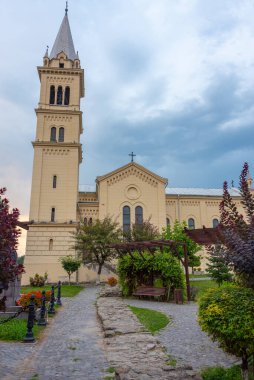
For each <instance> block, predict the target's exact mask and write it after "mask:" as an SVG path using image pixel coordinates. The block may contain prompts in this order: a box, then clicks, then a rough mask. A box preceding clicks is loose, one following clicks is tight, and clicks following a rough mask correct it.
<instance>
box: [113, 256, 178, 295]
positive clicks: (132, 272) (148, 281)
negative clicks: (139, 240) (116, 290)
mask: <svg viewBox="0 0 254 380" xmlns="http://www.w3.org/2000/svg"><path fill="white" fill-rule="evenodd" d="M117 269H118V275H119V283H120V285H121V287H122V291H123V294H124V295H125V296H128V295H131V294H132V293H133V291H134V290H135V289H136V287H137V286H140V285H150V286H153V285H157V284H159V285H160V286H165V287H168V288H170V289H171V291H173V290H174V289H175V288H180V289H184V287H185V281H184V274H183V270H182V268H181V265H180V263H179V260H178V259H177V258H175V257H173V256H172V254H171V253H169V252H161V251H155V252H154V255H152V254H151V253H149V252H143V253H142V256H141V255H140V254H139V253H138V252H133V253H132V256H131V255H129V254H128V255H124V256H123V257H121V258H120V259H119V261H118V268H117Z"/></svg>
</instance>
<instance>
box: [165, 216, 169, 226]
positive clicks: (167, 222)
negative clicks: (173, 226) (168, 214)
mask: <svg viewBox="0 0 254 380" xmlns="http://www.w3.org/2000/svg"><path fill="white" fill-rule="evenodd" d="M166 224H167V226H170V219H169V218H166Z"/></svg>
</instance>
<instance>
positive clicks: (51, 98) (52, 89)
mask: <svg viewBox="0 0 254 380" xmlns="http://www.w3.org/2000/svg"><path fill="white" fill-rule="evenodd" d="M55 92H56V91H55V86H50V96H49V104H55Z"/></svg>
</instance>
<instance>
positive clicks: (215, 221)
mask: <svg viewBox="0 0 254 380" xmlns="http://www.w3.org/2000/svg"><path fill="white" fill-rule="evenodd" d="M218 224H219V221H218V219H216V218H215V219H213V228H215V227H217V226H218Z"/></svg>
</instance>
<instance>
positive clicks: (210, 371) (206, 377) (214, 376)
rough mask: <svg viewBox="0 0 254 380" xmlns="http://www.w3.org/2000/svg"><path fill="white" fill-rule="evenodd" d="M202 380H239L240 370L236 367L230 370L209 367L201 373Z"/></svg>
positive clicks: (240, 377)
mask: <svg viewBox="0 0 254 380" xmlns="http://www.w3.org/2000/svg"><path fill="white" fill-rule="evenodd" d="M201 375H202V378H203V380H241V379H242V376H241V369H240V367H239V366H238V365H234V366H233V367H230V368H223V367H210V368H206V369H204V370H203V371H202V373H201Z"/></svg>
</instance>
